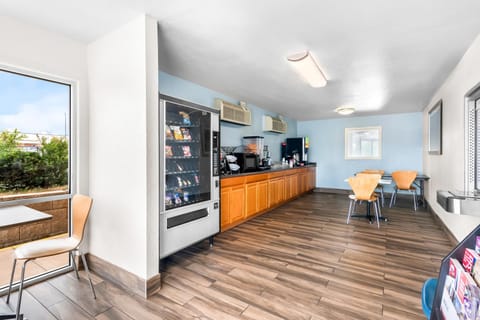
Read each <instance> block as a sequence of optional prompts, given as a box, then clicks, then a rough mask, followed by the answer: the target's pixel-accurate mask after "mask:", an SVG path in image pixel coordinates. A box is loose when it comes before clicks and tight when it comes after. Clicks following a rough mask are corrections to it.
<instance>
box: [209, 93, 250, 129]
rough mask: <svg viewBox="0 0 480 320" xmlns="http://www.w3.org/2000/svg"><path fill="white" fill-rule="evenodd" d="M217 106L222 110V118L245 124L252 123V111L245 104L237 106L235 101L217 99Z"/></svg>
mask: <svg viewBox="0 0 480 320" xmlns="http://www.w3.org/2000/svg"><path fill="white" fill-rule="evenodd" d="M215 106H216V107H217V109H219V110H220V120H222V121H228V122H233V123H237V124H243V125H245V126H250V125H252V113H251V112H250V110H249V109H248V108H247V106H246V105H245V104H242V105H240V106H237V105H235V104H233V103H229V102H226V101H223V100H220V99H215Z"/></svg>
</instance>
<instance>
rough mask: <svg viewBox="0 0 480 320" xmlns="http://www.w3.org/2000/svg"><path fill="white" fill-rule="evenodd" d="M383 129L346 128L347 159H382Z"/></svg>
mask: <svg viewBox="0 0 480 320" xmlns="http://www.w3.org/2000/svg"><path fill="white" fill-rule="evenodd" d="M381 146H382V127H366V128H345V159H349V160H353V159H381V158H382V147H381Z"/></svg>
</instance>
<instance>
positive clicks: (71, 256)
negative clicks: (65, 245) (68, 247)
mask: <svg viewBox="0 0 480 320" xmlns="http://www.w3.org/2000/svg"><path fill="white" fill-rule="evenodd" d="M68 254H69V256H70V259H72V264H73V269H74V270H75V274H76V275H77V279H80V276H79V275H78V268H77V264H76V263H75V257H74V256H73V251H70V252H69V253H68Z"/></svg>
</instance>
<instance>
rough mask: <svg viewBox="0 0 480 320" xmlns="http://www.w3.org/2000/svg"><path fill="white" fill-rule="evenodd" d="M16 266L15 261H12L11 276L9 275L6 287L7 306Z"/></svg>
mask: <svg viewBox="0 0 480 320" xmlns="http://www.w3.org/2000/svg"><path fill="white" fill-rule="evenodd" d="M16 265H17V259H13V267H12V274H11V275H10V284H9V286H8V294H7V301H6V302H7V304H8V303H9V302H10V293H11V292H12V285H13V276H14V275H15V266H16Z"/></svg>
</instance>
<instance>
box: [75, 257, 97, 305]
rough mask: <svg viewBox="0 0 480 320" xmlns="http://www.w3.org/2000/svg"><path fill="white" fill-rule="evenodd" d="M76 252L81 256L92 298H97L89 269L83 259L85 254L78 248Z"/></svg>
mask: <svg viewBox="0 0 480 320" xmlns="http://www.w3.org/2000/svg"><path fill="white" fill-rule="evenodd" d="M78 252H79V253H80V256H81V257H82V262H83V266H84V267H85V271H86V272H87V276H88V282H89V283H90V289H92V293H93V298H94V299H97V295H96V294H95V289H94V288H93V284H92V278H90V270H89V269H88V264H87V259H85V255H84V254H83V252H81V251H80V250H78Z"/></svg>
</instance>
